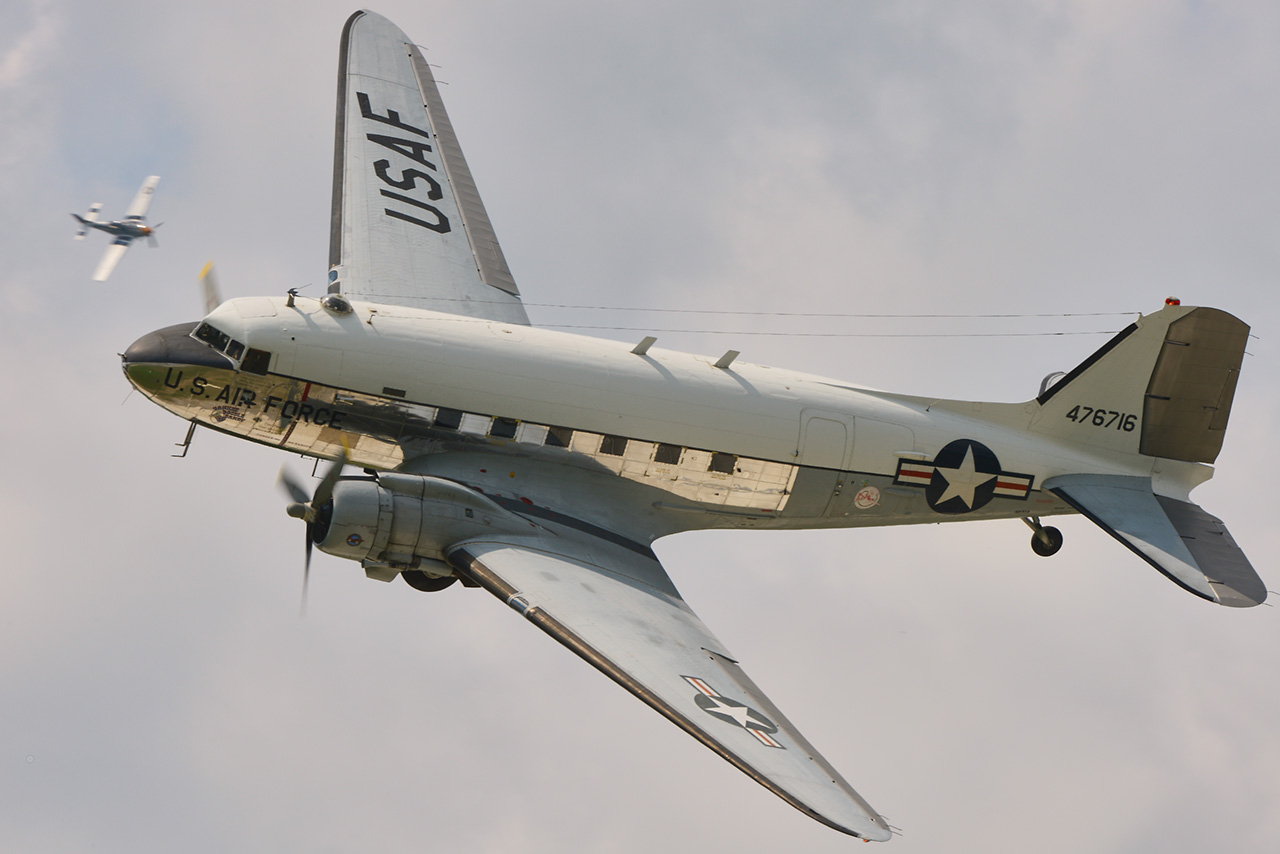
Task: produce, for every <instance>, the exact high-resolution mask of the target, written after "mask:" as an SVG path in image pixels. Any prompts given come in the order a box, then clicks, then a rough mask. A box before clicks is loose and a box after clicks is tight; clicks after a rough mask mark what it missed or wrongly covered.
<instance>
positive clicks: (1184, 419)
mask: <svg viewBox="0 0 1280 854" xmlns="http://www.w3.org/2000/svg"><path fill="white" fill-rule="evenodd" d="M1248 337H1249V327H1248V325H1246V324H1245V323H1243V322H1242V321H1240V320H1239V319H1237V318H1235V317H1232V316H1231V315H1230V314H1227V313H1226V312H1225V311H1219V310H1218V309H1216V308H1193V307H1187V306H1167V307H1166V308H1164V309H1162V310H1160V311H1158V312H1155V313H1154V314H1151V315H1148V316H1146V317H1143V318H1140V319H1139V320H1138V321H1137V322H1135V323H1133V324H1131V325H1130V326H1129V327H1128V328H1126V329H1124V330H1123V331H1121V332H1120V333H1119V334H1118V335H1116V337H1115V338H1112V339H1111V340H1110V341H1108V342H1107V343H1106V344H1104V345H1103V346H1102V347H1101V348H1100V349H1099V350H1098V351H1097V352H1096V353H1094V354H1093V355H1092V356H1090V357H1089V358H1088V359H1086V360H1085V361H1084V362H1082V363H1080V365H1079V366H1077V367H1076V368H1075V369H1074V370H1072V371H1071V372H1070V373H1068V374H1067V375H1066V376H1064V377H1063V378H1062V379H1061V380H1060V381H1059V382H1057V383H1055V384H1054V385H1051V386H1050V387H1049V388H1047V389H1046V390H1045V391H1043V392H1042V393H1041V394H1040V396H1039V397H1037V398H1036V402H1037V403H1039V405H1040V409H1039V411H1038V412H1037V413H1036V415H1035V417H1034V418H1033V420H1032V424H1031V429H1032V430H1033V431H1034V432H1037V433H1041V434H1045V435H1050V436H1054V437H1057V438H1062V439H1065V440H1068V441H1071V442H1076V443H1080V444H1084V445H1088V446H1092V447H1098V448H1105V449H1108V450H1113V451H1120V452H1123V453H1130V454H1143V455H1146V456H1151V457H1164V458H1166V459H1173V460H1183V461H1186V462H1193V463H1197V462H1199V463H1212V462H1213V461H1214V460H1215V459H1217V456H1218V452H1219V451H1220V450H1221V449H1222V438H1223V436H1224V435H1225V432H1226V428H1227V419H1228V417H1229V416H1230V414H1231V403H1232V399H1233V398H1234V396H1235V389H1236V379H1237V377H1238V376H1239V374H1240V363H1241V362H1242V361H1243V359H1244V346H1245V342H1246V341H1247V340H1248Z"/></svg>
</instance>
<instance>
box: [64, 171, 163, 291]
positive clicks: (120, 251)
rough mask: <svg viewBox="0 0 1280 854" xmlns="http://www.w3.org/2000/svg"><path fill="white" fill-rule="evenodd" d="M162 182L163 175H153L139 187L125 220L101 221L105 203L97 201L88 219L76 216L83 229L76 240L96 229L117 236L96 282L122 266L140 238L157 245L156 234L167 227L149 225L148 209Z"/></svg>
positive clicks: (76, 234) (101, 266) (94, 276)
mask: <svg viewBox="0 0 1280 854" xmlns="http://www.w3.org/2000/svg"><path fill="white" fill-rule="evenodd" d="M159 183H160V176H159V175H149V176H147V179H146V180H145V181H143V182H142V186H141V187H139V188H138V195H136V196H134V197H133V201H132V202H130V203H129V209H128V210H126V211H125V212H124V219H117V220H111V221H110V222H99V221H98V212H99V211H101V210H102V202H94V203H93V204H92V205H90V206H89V210H88V211H87V212H86V213H85V215H84V216H80V214H74V213H73V214H72V215H71V216H72V218H74V219H75V221H76V222H78V223H80V228H79V230H78V231H76V233H75V239H76V240H84V236H85V235H86V234H88V233H89V229H91V228H96V229H98V230H99V231H105V232H106V233H107V234H110V235H113V236H114V237H115V240H113V241H111V245H110V246H108V247H107V251H106V253H105V254H103V256H102V260H101V261H99V262H98V267H97V269H95V270H94V271H93V280H94V281H95V282H105V281H106V280H107V277H108V276H110V275H111V271H112V270H114V269H115V268H116V265H117V264H119V263H120V259H121V258H123V257H124V253H125V252H128V251H129V244H131V243H133V241H134V240H136V239H138V238H139V237H145V238H147V239H148V240H149V241H151V245H152V246H155V245H156V237H155V232H156V229H158V228H159V227H160V226H162V225H164V223H162V222H158V223H156V224H155V225H147V210H148V209H149V208H150V207H151V197H152V195H153V194H154V193H155V191H156V185H157V184H159Z"/></svg>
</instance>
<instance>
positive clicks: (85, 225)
mask: <svg viewBox="0 0 1280 854" xmlns="http://www.w3.org/2000/svg"><path fill="white" fill-rule="evenodd" d="M100 210H102V202H94V203H93V204H91V205H89V210H88V211H86V212H85V215H84V216H80V215H79V214H72V215H71V216H73V217H74V218H75V220H76V222H78V223H80V228H79V230H78V231H76V233H75V235H74V236H75V239H76V240H84V236H85V235H86V234H88V233H89V223H91V222H97V221H98V211H100Z"/></svg>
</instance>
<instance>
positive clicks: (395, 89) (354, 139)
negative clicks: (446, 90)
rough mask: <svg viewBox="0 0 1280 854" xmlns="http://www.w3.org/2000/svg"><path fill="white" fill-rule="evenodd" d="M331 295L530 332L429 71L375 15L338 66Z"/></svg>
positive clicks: (358, 17) (366, 18) (362, 17)
mask: <svg viewBox="0 0 1280 854" xmlns="http://www.w3.org/2000/svg"><path fill="white" fill-rule="evenodd" d="M329 291H330V292H331V293H333V292H339V291H340V292H341V293H343V294H346V295H348V296H354V297H357V298H360V299H365V300H369V301H371V302H381V303H391V304H394V305H405V306H412V307H414V308H425V309H430V310H433V311H442V312H448V313H450V314H461V315H466V316H469V317H475V318H482V319H486V320H498V321H503V322H507V323H520V324H526V325H527V324H528V322H529V318H528V315H526V314H525V310H524V305H523V304H522V303H521V302H520V292H519V291H518V290H517V289H516V283H515V280H514V279H513V278H512V276H511V271H510V270H509V269H508V268H507V262H506V259H505V258H504V257H503V255H502V249H501V248H500V247H499V246H498V239H497V237H496V236H495V235H494V232H493V226H492V225H491V224H490V223H489V216H488V214H487V213H486V212H485V209H484V204H483V203H482V202H481V201H480V195H479V193H478V192H477V191H476V185H475V181H473V180H472V178H471V171H470V169H468V168H467V161H466V160H465V159H464V158H463V156H462V149H461V148H459V146H458V139H457V137H456V136H455V135H454V132H453V126H452V125H451V124H450V123H449V116H448V114H447V113H445V109H444V103H443V101H441V99H440V92H439V90H438V88H437V87H436V83H435V80H434V79H433V78H432V76H431V69H430V68H429V67H428V66H427V62H426V60H425V59H423V57H422V52H421V51H420V50H419V49H418V48H417V47H416V46H415V45H414V44H413V43H412V42H410V40H409V37H408V36H406V35H405V34H404V33H403V32H402V31H401V30H400V29H399V28H398V27H396V25H395V24H393V23H391V22H390V21H388V20H387V19H386V18H383V17H382V16H381V15H376V14H374V13H372V12H356V13H355V14H354V15H352V16H351V17H350V18H349V19H348V20H347V24H346V27H345V28H344V29H343V31H342V44H341V48H340V52H339V56H338V110H337V130H336V133H335V142H334V158H333V207H332V218H331V223H330V232H329Z"/></svg>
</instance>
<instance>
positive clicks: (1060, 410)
mask: <svg viewBox="0 0 1280 854" xmlns="http://www.w3.org/2000/svg"><path fill="white" fill-rule="evenodd" d="M1248 336H1249V327H1248V326H1247V325H1246V324H1245V323H1243V322H1242V321H1240V320H1239V319H1237V318H1235V317H1232V316H1231V315H1230V314H1227V313H1226V312H1224V311H1220V310H1218V309H1215V308H1192V307H1184V306H1180V305H1169V306H1166V307H1165V308H1164V309H1162V310H1161V311H1158V312H1156V313H1154V314H1152V315H1149V316H1147V317H1143V318H1140V319H1139V320H1138V321H1136V322H1135V323H1133V324H1131V325H1130V326H1129V327H1128V328H1126V329H1124V330H1123V331H1121V332H1120V333H1119V334H1118V335H1116V337H1114V338H1112V339H1111V340H1110V341H1108V342H1107V343H1106V344H1105V345H1103V346H1102V348H1101V349H1099V350H1098V351H1097V352H1096V353H1094V354H1093V355H1092V356H1090V357H1089V358H1088V359H1086V360H1085V361H1084V362H1082V363H1081V364H1080V365H1079V366H1078V367H1077V368H1075V369H1074V370H1072V371H1071V372H1069V373H1068V374H1066V375H1065V376H1064V377H1063V378H1062V379H1061V380H1060V381H1059V382H1057V383H1056V384H1053V385H1051V386H1049V387H1048V388H1047V389H1045V391H1044V392H1042V393H1041V394H1040V396H1039V397H1037V398H1036V401H1035V403H1036V404H1037V405H1038V407H1037V409H1036V411H1035V414H1034V415H1033V416H1032V421H1031V430H1032V431H1033V432H1038V433H1042V434H1047V435H1049V436H1053V437H1055V438H1059V439H1062V440H1064V441H1069V442H1071V443H1074V444H1077V445H1083V446H1085V447H1086V448H1088V449H1091V450H1096V451H1097V452H1098V453H1099V454H1100V455H1101V456H1103V457H1104V459H1105V458H1106V457H1107V456H1112V457H1113V458H1114V459H1117V462H1119V461H1121V460H1122V459H1123V458H1125V457H1128V458H1129V460H1132V459H1133V458H1134V457H1136V458H1137V461H1136V467H1138V468H1145V469H1146V470H1147V471H1149V472H1150V475H1149V476H1136V477H1135V476H1131V475H1119V474H1116V475H1110V474H1099V473H1092V474H1069V475H1063V476H1059V477H1054V478H1050V479H1049V480H1048V481H1046V482H1045V484H1044V489H1046V490H1047V491H1049V492H1052V493H1054V494H1056V495H1058V496H1059V497H1060V498H1062V499H1063V500H1065V501H1066V502H1067V503H1068V504H1070V505H1071V506H1072V507H1074V508H1075V509H1076V510H1077V511H1079V512H1080V513H1081V514H1083V515H1084V516H1085V517H1087V518H1088V519H1090V520H1091V521H1093V522H1095V523H1096V524H1097V525H1098V526H1099V527H1101V528H1102V529H1103V530H1104V531H1106V532H1107V533H1108V534H1110V535H1111V536H1112V537H1114V538H1115V539H1117V540H1118V541H1120V542H1121V543H1123V544H1124V545H1125V546H1126V547H1128V548H1129V549H1131V550H1132V551H1133V552H1134V553H1135V554H1137V555H1138V556H1140V557H1141V558H1142V559H1143V560H1145V561H1147V562H1148V563H1150V564H1151V565H1152V566H1154V567H1155V568H1156V569H1158V570H1159V571H1160V572H1162V573H1163V574H1164V575H1165V576H1167V577H1168V578H1169V579H1170V580H1172V581H1173V582H1174V583H1175V584H1177V585H1178V586H1180V587H1182V588H1184V589H1185V590H1188V591H1190V592H1191V593H1194V594H1195V595H1197V596H1200V597H1203V598H1205V599H1208V600H1210V601H1211V602H1218V603H1219V604H1222V605H1228V606H1232V607H1248V606H1252V605H1258V604H1261V603H1262V602H1263V601H1264V600H1265V599H1266V598H1267V590H1266V586H1265V585H1264V584H1263V583H1262V580H1261V579H1260V578H1259V577H1258V574H1257V572H1256V571H1254V569H1253V566H1252V565H1251V564H1250V563H1249V559H1248V558H1247V557H1246V556H1245V554H1244V552H1243V551H1242V550H1241V549H1240V547H1239V546H1238V545H1236V542H1235V540H1234V539H1233V538H1232V537H1231V534H1230V532H1228V531H1227V528H1226V526H1225V525H1224V524H1223V523H1222V520H1221V519H1218V518H1217V517H1215V516H1212V515H1210V514H1209V513H1207V512H1205V511H1204V510H1203V509H1202V508H1201V507H1200V506H1199V505H1197V504H1194V503H1192V502H1191V501H1190V499H1189V497H1188V494H1189V493H1190V491H1191V489H1193V488H1194V487H1195V486H1196V485H1198V484H1199V483H1201V482H1203V481H1205V480H1208V479H1209V478H1210V477H1212V476H1213V469H1212V468H1211V467H1210V466H1209V465H1207V463H1212V462H1213V461H1214V460H1216V459H1217V457H1218V452H1219V451H1220V450H1221V449H1222V440H1223V437H1224V436H1225V434H1226V428H1227V419H1228V417H1229V416H1230V414H1231V403H1232V400H1233V398H1234V396H1235V389H1236V380H1237V378H1238V376H1239V374H1240V365H1241V363H1242V361H1243V360H1244V347H1245V343H1246V341H1247V340H1248ZM1126 462H1128V461H1126ZM1128 467H1129V468H1130V469H1133V468H1134V467H1135V464H1134V463H1133V462H1129V465H1128Z"/></svg>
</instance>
